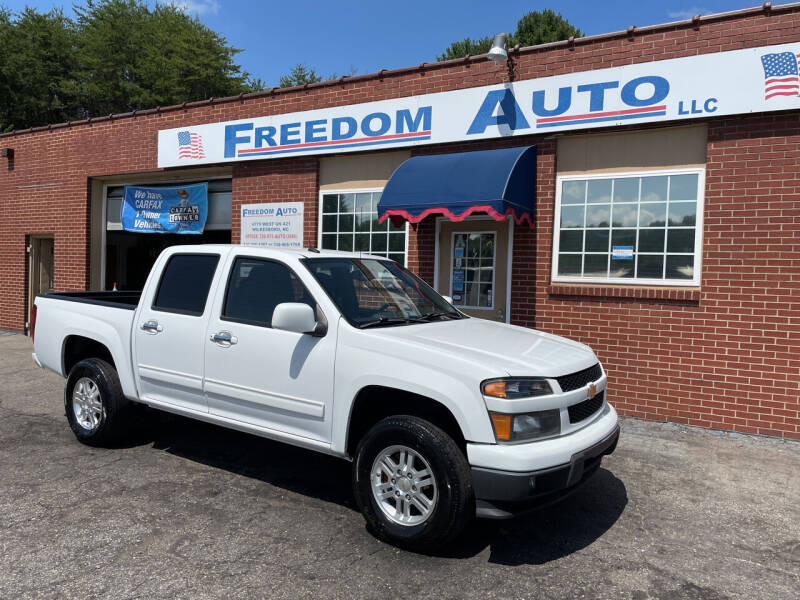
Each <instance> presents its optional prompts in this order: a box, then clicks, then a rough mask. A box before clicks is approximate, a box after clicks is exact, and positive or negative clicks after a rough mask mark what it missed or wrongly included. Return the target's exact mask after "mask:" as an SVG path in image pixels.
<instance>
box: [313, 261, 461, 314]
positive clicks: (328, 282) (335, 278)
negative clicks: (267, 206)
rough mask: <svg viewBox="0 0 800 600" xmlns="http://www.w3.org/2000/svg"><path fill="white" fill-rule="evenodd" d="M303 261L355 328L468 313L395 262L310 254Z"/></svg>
mask: <svg viewBox="0 0 800 600" xmlns="http://www.w3.org/2000/svg"><path fill="white" fill-rule="evenodd" d="M303 263H304V264H305V266H306V267H307V268H308V269H309V271H311V273H312V275H314V277H315V278H316V280H317V281H318V282H319V283H320V285H321V286H322V287H323V288H324V289H325V291H326V292H327V293H328V295H329V296H330V297H331V299H332V300H333V301H334V302H335V303H336V306H337V307H338V308H339V310H340V311H341V312H342V314H343V315H344V316H345V318H346V319H347V320H348V321H349V322H350V323H351V324H353V325H355V326H356V327H361V328H366V327H379V326H380V327H383V326H390V325H405V324H409V323H427V322H431V321H434V320H445V319H461V318H464V315H462V314H461V313H459V312H458V311H457V310H456V309H455V308H453V306H451V305H450V304H449V303H448V302H447V301H446V300H445V299H444V298H442V297H441V296H440V295H439V294H437V293H436V292H435V291H434V290H433V288H431V287H430V286H429V285H428V284H427V283H425V282H424V281H422V280H421V279H420V278H419V277H417V276H416V275H414V274H413V273H411V272H410V271H408V270H406V269H404V268H403V267H401V266H399V265H398V264H397V263H394V262H392V261H388V260H375V259H369V258H368V259H357V258H308V259H305V260H304V261H303Z"/></svg>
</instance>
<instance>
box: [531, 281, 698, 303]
mask: <svg viewBox="0 0 800 600" xmlns="http://www.w3.org/2000/svg"><path fill="white" fill-rule="evenodd" d="M547 293H548V294H549V295H550V296H559V297H592V298H624V299H629V300H659V301H665V302H681V303H687V302H688V303H694V304H699V303H700V288H697V287H692V288H689V287H654V286H638V285H605V284H594V285H586V284H581V283H552V284H550V286H549V287H548V288H547Z"/></svg>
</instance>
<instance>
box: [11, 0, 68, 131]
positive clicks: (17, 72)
mask: <svg viewBox="0 0 800 600" xmlns="http://www.w3.org/2000/svg"><path fill="white" fill-rule="evenodd" d="M74 42H75V30H74V27H73V24H72V23H71V21H70V20H69V19H67V18H66V17H64V15H63V13H62V12H61V11H60V10H56V9H54V10H51V11H50V12H48V13H43V14H42V13H37V12H36V11H35V10H34V9H31V8H26V9H25V10H24V11H22V13H20V14H19V15H18V16H17V17H16V18H15V19H13V20H12V14H11V13H10V12H9V11H8V10H5V9H3V8H2V7H0V48H2V49H3V50H2V52H0V131H7V130H11V129H20V128H25V127H30V126H33V125H43V124H45V123H55V122H61V121H65V120H67V119H75V118H78V117H79V116H80V114H81V113H80V109H79V104H78V96H77V90H76V87H75V86H74V85H72V83H71V78H72V75H73V73H74V71H75V68H76V66H77V56H76V52H75V43H74Z"/></svg>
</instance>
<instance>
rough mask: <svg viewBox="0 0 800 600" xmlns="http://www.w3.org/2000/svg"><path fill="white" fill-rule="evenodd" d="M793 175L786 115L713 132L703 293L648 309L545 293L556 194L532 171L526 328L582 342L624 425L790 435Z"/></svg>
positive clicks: (794, 345) (793, 143)
mask: <svg viewBox="0 0 800 600" xmlns="http://www.w3.org/2000/svg"><path fill="white" fill-rule="evenodd" d="M542 160H545V162H551V161H549V160H547V159H544V157H542V158H541V159H540V164H541V162H542ZM798 165H800V120H799V119H798V117H797V115H796V114H780V115H772V116H759V117H753V118H746V119H741V118H729V119H719V120H716V121H711V122H710V126H709V138H708V156H707V171H706V190H705V210H704V220H705V224H704V228H703V229H704V231H703V268H702V285H701V288H700V290H699V292H697V291H691V292H690V291H679V290H676V291H671V292H669V291H667V292H665V291H662V290H650V296H651V297H650V298H631V297H611V298H610V297H609V295H611V294H619V292H620V291H622V292H623V293H624V292H627V291H628V290H630V288H622V289H621V290H619V289H617V290H612V289H609V288H608V287H605V288H602V287H594V288H593V287H591V286H579V288H578V290H573V288H571V287H569V286H550V271H551V268H550V260H551V257H552V254H551V250H552V239H553V238H552V235H553V233H552V223H553V202H552V196H553V190H554V183H555V182H554V177H553V175H552V174H551V175H550V176H549V178H548V180H547V181H545V180H544V179H545V175H544V173H542V172H540V179H539V193H540V194H546V195H547V196H546V197H547V201H545V202H542V200H543V198H542V197H541V196H540V198H539V202H538V208H537V212H536V223H537V242H538V249H537V252H536V257H537V260H536V266H537V269H536V283H535V290H536V292H535V293H536V300H535V311H536V313H535V323H536V326H537V327H538V328H539V329H543V330H545V331H550V332H553V333H557V334H560V335H565V336H568V337H571V338H574V339H577V340H580V341H582V342H585V343H587V344H590V345H591V346H592V348H594V350H595V351H596V352H597V354H598V356H599V357H600V359H601V360H602V361H603V364H604V365H605V367H606V369H607V370H608V372H609V385H610V388H611V397H612V402H613V403H614V404H615V406H616V407H617V409H618V410H620V411H621V412H623V413H625V414H629V415H633V416H637V417H643V418H647V419H655V420H668V421H675V422H679V423H686V424H689V425H698V426H701V427H713V428H718V429H731V430H736V431H745V432H752V433H768V434H773V435H786V436H789V437H800V399H798V374H800V303H799V302H798V300H797V298H798V292H800V169H798ZM543 188H544V189H543ZM516 285H517V286H518V287H522V286H523V285H525V283H523V282H521V281H520V280H519V278H518V280H517V281H516ZM516 302H519V303H520V304H521V308H520V310H522V311H527V310H528V308H527V304H526V302H525V301H524V299H521V298H520V297H519V295H517V298H516ZM515 318H517V319H519V320H520V322H525V324H530V320H529V318H528V314H527V312H525V313H524V318H521V317H520V313H519V312H517V313H516V314H515Z"/></svg>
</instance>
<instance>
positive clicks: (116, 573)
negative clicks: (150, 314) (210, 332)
mask: <svg viewBox="0 0 800 600" xmlns="http://www.w3.org/2000/svg"><path fill="white" fill-rule="evenodd" d="M30 352H31V344H30V341H29V340H28V339H27V338H25V337H23V336H0V599H11V598H14V599H16V598H71V599H77V598H114V599H117V598H120V599H125V598H142V599H154V598H191V599H203V598H225V599H226V600H232V599H237V598H246V599H251V598H343V599H347V600H353V599H359V598H376V599H378V598H380V599H382V600H386V599H390V598H407V599H409V600H410V599H412V598H413V599H414V600H417V599H420V598H437V599H438V598H500V599H503V600H511V599H515V598H532V599H533V598H535V599H545V598H613V599H618V598H631V599H633V600H646V599H662V600H678V599H684V598H685V599H690V600H700V599H709V600H721V599H725V598H746V599H748V600H751V599H755V598H759V599H761V598H767V599H772V598H776V599H787V600H789V599H796V598H798V597H800V443H798V442H792V441H781V440H776V439H770V438H758V437H753V436H744V435H735V434H723V433H718V432H709V431H701V430H697V429H692V428H687V427H682V426H676V425H668V424H657V423H644V422H641V421H636V420H632V419H626V420H624V422H623V426H622V437H621V439H620V444H619V447H618V449H617V451H616V453H615V454H614V455H612V456H610V457H606V458H605V459H604V462H603V467H602V468H601V469H600V471H599V472H598V473H597V475H595V476H594V477H593V478H592V479H591V480H590V481H589V483H588V484H587V485H586V486H585V487H584V488H583V489H582V490H581V491H580V492H579V493H577V494H576V495H574V496H572V497H571V498H569V499H567V500H566V501H564V502H563V503H561V504H559V505H557V506H554V507H551V508H549V509H545V510H543V511H540V512H538V513H534V514H532V515H529V516H526V517H524V518H519V519H516V520H513V521H505V522H491V521H479V522H477V523H476V524H475V525H473V526H472V527H471V528H470V529H469V530H468V531H467V533H466V534H465V535H464V536H463V537H462V538H460V539H459V540H458V541H457V542H456V543H454V544H453V545H452V546H450V547H448V548H446V549H444V550H443V551H441V552H438V553H436V554H434V555H423V554H414V553H410V552H405V551H401V550H398V549H396V548H394V547H392V546H389V545H386V544H383V543H381V542H379V541H377V540H375V539H374V538H373V537H372V536H371V535H370V534H369V533H368V532H367V531H366V530H365V528H364V521H363V519H362V518H361V515H360V514H359V513H358V512H357V510H356V509H355V506H354V503H353V499H352V498H351V495H350V484H349V481H350V465H349V463H347V462H345V461H342V460H338V459H334V458H331V457H327V456H323V455H319V454H316V453H313V452H309V451H305V450H301V449H297V448H293V447H291V446H287V445H283V444H279V443H275V442H271V441H267V440H263V439H261V438H257V437H253V436H249V435H246V434H242V433H237V432H233V431H229V430H225V429H222V428H219V427H215V426H211V425H206V424H201V423H198V422H193V421H190V420H187V419H183V418H179V417H172V416H168V415H164V414H160V413H159V414H156V415H153V416H152V418H151V419H149V420H148V428H147V430H146V431H145V432H144V433H143V434H142V436H141V439H138V440H134V441H133V442H132V443H130V444H128V445H126V446H125V447H122V448H116V449H98V448H89V447H86V446H83V445H81V444H79V443H78V442H77V441H76V440H75V438H74V437H73V435H72V433H71V431H70V429H69V427H68V425H67V422H66V419H65V417H64V414H63V413H64V410H63V401H62V394H63V383H64V382H63V380H62V379H61V378H60V377H58V376H57V375H55V374H53V373H50V372H46V371H43V370H41V369H39V368H37V367H36V366H35V365H34V364H33V363H32V361H31V360H30ZM611 400H612V402H613V390H612V391H611Z"/></svg>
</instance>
